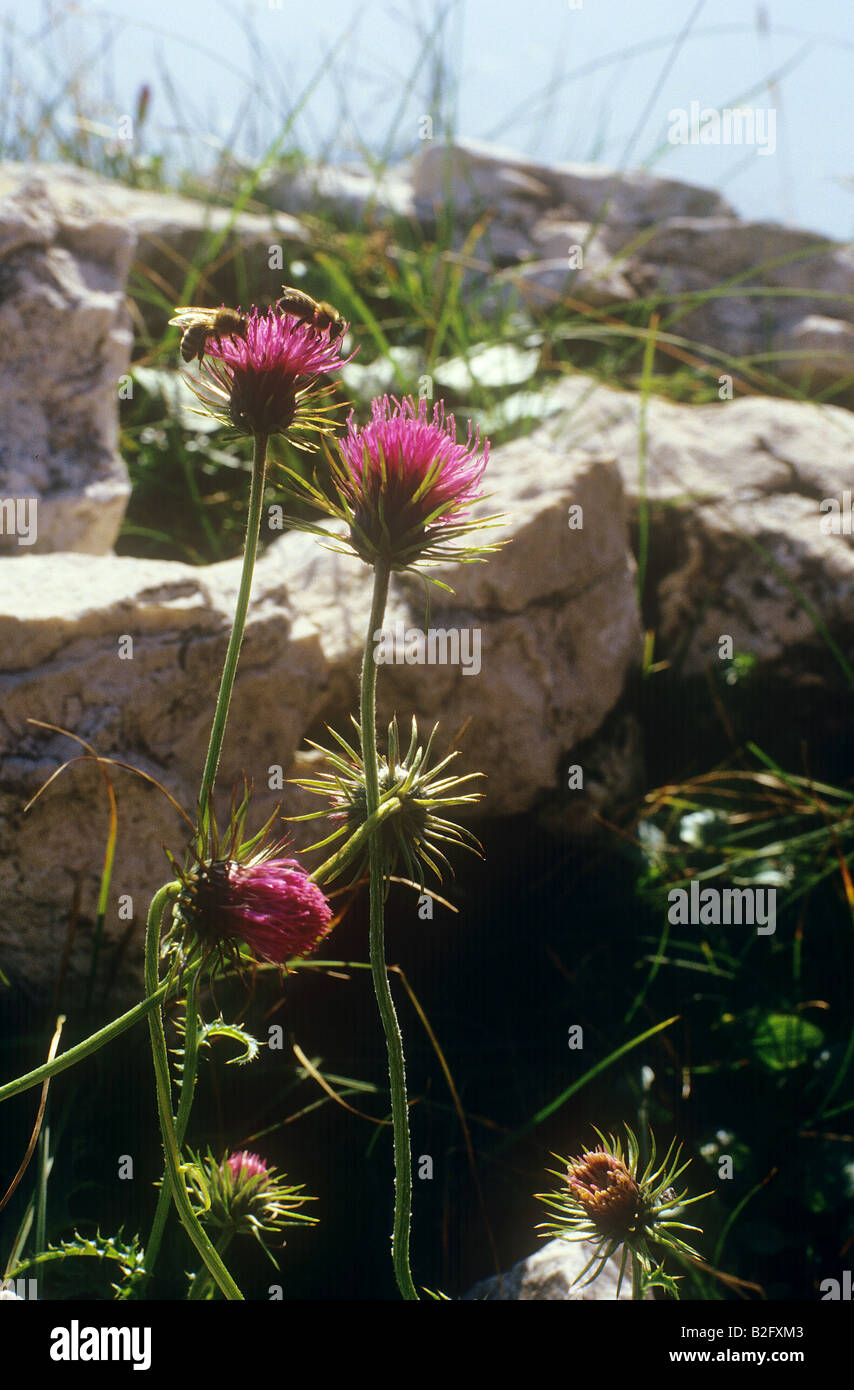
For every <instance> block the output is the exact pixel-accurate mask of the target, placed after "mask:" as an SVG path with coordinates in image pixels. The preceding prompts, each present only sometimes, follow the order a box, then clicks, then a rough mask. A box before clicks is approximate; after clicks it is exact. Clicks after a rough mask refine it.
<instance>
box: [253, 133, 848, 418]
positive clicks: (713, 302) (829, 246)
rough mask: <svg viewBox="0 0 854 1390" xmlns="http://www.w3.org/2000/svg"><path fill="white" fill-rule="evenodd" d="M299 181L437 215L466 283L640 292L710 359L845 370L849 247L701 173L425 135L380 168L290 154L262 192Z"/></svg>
mask: <svg viewBox="0 0 854 1390" xmlns="http://www.w3.org/2000/svg"><path fill="white" fill-rule="evenodd" d="M310 188H314V189H316V190H318V192H319V193H321V192H322V198H323V201H324V204H325V205H326V206H328V207H332V208H334V210H335V212H336V214H337V215H339V216H340V217H342V218H345V219H348V220H351V221H354V222H355V221H359V220H360V219H362V218H365V217H369V216H370V217H372V218H374V219H378V218H383V217H385V218H386V219H388V218H389V217H391V216H392V215H395V216H411V217H412V218H414V219H415V220H416V221H417V222H418V223H419V224H420V225H421V226H422V227H426V228H428V229H431V228H433V227H434V226H435V225H436V223H437V221H438V219H439V217H440V216H441V217H442V218H444V219H447V218H448V216H449V215H450V216H451V218H452V222H453V225H454V227H455V229H456V240H457V245H458V246H459V248H460V250H461V251H462V250H463V248H465V254H464V264H465V266H466V281H467V283H468V284H469V285H470V286H471V285H473V286H476V287H478V288H479V289H480V290H481V292H482V291H483V289H484V288H485V287H488V288H490V289H491V290H494V291H495V292H500V293H501V295H502V297H503V298H504V299H505V301H507V300H509V301H511V302H513V301H515V302H521V303H522V304H524V305H525V306H526V307H527V308H528V309H529V310H530V311H531V312H532V313H534V314H536V313H538V312H540V311H541V310H545V309H548V310H550V311H554V310H555V309H556V308H558V307H559V306H560V305H561V304H562V303H565V304H567V305H569V303H570V302H571V301H572V300H575V301H581V303H582V304H587V305H590V306H592V307H594V308H597V309H600V310H601V309H604V308H606V307H608V306H613V308H614V309H615V310H618V309H619V307H620V306H621V305H626V304H631V303H638V304H639V303H641V302H644V304H645V306H646V308H647V309H648V311H649V312H652V310H653V309H655V310H657V311H658V312H659V314H660V315H661V316H662V319H663V324H662V328H663V329H666V331H668V332H669V333H671V334H673V335H675V336H676V337H677V338H679V339H685V340H688V341H689V342H690V344H691V347H692V349H693V350H694V351H695V352H699V354H700V355H701V356H702V355H704V353H705V354H707V355H710V360H712V361H716V360H718V359H717V357H715V356H714V354H723V355H724V356H729V357H741V356H750V355H752V354H759V355H761V357H762V368H763V369H766V368H767V372H766V375H765V376H762V377H761V380H762V381H764V382H765V383H766V386H765V389H768V383H769V382H770V381H771V377H769V376H768V375H767V373H772V374H773V375H774V376H776V377H778V378H781V379H782V380H783V381H784V382H789V383H794V384H797V385H802V386H811V387H812V388H813V389H814V388H816V387H820V388H823V387H826V386H828V385H831V384H833V383H835V382H838V381H839V380H840V378H843V377H845V376H846V375H847V374H849V373H852V372H854V248H852V247H851V246H845V245H841V244H839V243H836V242H834V241H832V240H830V239H828V238H827V237H823V236H820V235H817V234H816V233H813V232H809V231H803V230H801V229H799V228H795V227H787V226H782V225H780V224H778V223H774V222H751V221H743V220H742V219H741V218H739V217H738V216H737V214H736V212H735V210H734V209H733V207H732V206H731V205H730V204H729V203H728V202H727V201H726V199H725V198H723V197H722V196H721V195H720V194H719V193H716V192H714V191H713V190H711V189H705V188H698V187H696V186H694V185H693V184H686V183H682V182H680V181H679V180H676V179H668V178H660V177H657V176H656V175H654V174H650V173H647V172H643V171H641V172H629V173H616V172H615V171H614V170H611V169H605V168H599V167H597V166H595V165H582V164H560V163H551V164H547V163H543V162H542V161H540V160H536V159H531V158H528V157H527V156H525V155H521V154H518V153H516V152H515V151H512V150H505V149H501V148H500V147H498V146H494V145H489V144H486V143H485V142H483V141H479V140H457V141H455V142H454V143H453V144H451V145H448V146H441V145H438V144H433V143H432V142H429V141H428V142H425V145H424V149H423V152H422V153H421V154H420V155H419V156H418V157H417V158H416V159H415V160H414V161H413V162H412V164H411V166H410V165H406V166H401V167H400V168H399V169H394V170H390V171H387V172H386V173H384V174H383V175H382V176H376V175H372V174H370V173H369V171H367V170H362V171H361V172H360V171H358V170H356V169H352V168H347V169H346V170H339V169H329V168H325V167H323V166H320V167H316V168H315V169H313V170H303V171H302V172H301V173H300V175H299V176H293V177H290V176H289V177H287V178H279V179H278V180H277V181H275V182H272V183H271V184H270V185H269V188H268V196H269V197H270V199H271V202H272V203H273V205H274V206H277V207H281V208H287V209H289V210H292V211H302V210H303V209H304V208H305V206H306V193H305V190H306V189H310ZM476 223H482V224H483V226H482V230H480V232H479V234H478V235H477V237H476V238H475V240H474V241H473V242H472V240H471V236H470V232H471V229H472V228H473V227H474V226H475V224H476ZM728 285H729V286H731V287H732V293H731V294H726V293H722V292H721V290H722V289H724V290H725V289H726V288H727V286H728ZM713 291H714V293H712V292H713ZM789 291H790V292H791V293H789ZM673 360H678V359H673ZM669 365H670V362H669V361H668V360H667V359H665V358H662V367H663V369H667V367H668V366H669ZM722 370H723V368H722ZM756 380H757V381H758V380H760V377H757V378H756ZM772 389H773V388H772ZM850 403H851V402H850V400H849V399H848V398H847V397H846V398H845V399H844V404H846V405H848V404H850Z"/></svg>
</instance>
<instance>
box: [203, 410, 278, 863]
mask: <svg viewBox="0 0 854 1390" xmlns="http://www.w3.org/2000/svg"><path fill="white" fill-rule="evenodd" d="M266 471H267V436H266V435H264V434H256V435H255V443H254V450H253V454H252V482H251V485H250V488H249V515H248V517H247V519H246V542H245V544H244V547H243V568H242V570H241V571H240V587H239V589H238V591H237V606H236V608H235V610H234V622H233V624H232V627H231V636H230V638H229V639H228V651H227V652H226V654H225V664H224V666H223V668H222V680H221V681H220V685H219V694H218V695H217V699H216V709H215V710H214V717H213V725H212V726H211V737H210V743H209V744H208V755H207V758H206V759H205V770H204V772H203V773H202V788H201V791H200V793H199V826H198V839H197V846H196V848H197V852H198V854H199V855H200V856H202V855H203V853H204V849H205V835H206V832H207V828H208V824H209V822H210V813H211V799H212V797H213V789H214V782H215V781H216V773H217V768H218V767H219V759H220V754H221V753H222V741H223V738H224V736H225V725H226V720H227V719H228V710H229V706H230V704H231V692H232V690H233V689H234V678H235V676H236V674H237V660H238V657H239V656H240V648H241V645H242V643H243V631H244V628H245V627H246V614H247V612H248V611H249V593H250V590H251V588H252V575H253V573H254V571H255V557H256V555H257V553H258V532H259V531H260V528H261V506H262V503H263V500H264V479H265V477H266Z"/></svg>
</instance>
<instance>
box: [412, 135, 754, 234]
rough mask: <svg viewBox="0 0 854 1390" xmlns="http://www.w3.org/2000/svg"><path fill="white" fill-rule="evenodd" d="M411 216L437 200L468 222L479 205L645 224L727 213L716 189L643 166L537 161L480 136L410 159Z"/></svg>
mask: <svg viewBox="0 0 854 1390" xmlns="http://www.w3.org/2000/svg"><path fill="white" fill-rule="evenodd" d="M412 186H413V192H414V196H415V209H416V213H417V215H418V216H419V217H421V218H424V219H430V218H432V217H435V216H436V214H437V211H438V209H439V207H440V206H442V205H443V204H446V203H450V204H451V205H452V206H453V208H454V211H455V212H456V213H457V214H458V215H460V216H462V217H469V218H471V220H472V221H474V220H475V218H476V217H477V215H478V214H479V213H480V212H481V211H482V210H483V209H484V208H493V209H497V210H498V211H499V212H503V211H504V210H505V209H507V211H508V212H509V213H510V214H511V215H516V216H518V215H519V214H520V213H521V212H522V211H523V210H524V209H525V208H527V209H529V211H528V216H529V217H530V215H531V211H532V210H533V211H535V210H536V209H537V208H543V209H545V208H547V207H562V208H564V209H566V210H567V211H568V212H569V214H570V216H571V217H572V218H573V219H574V220H578V221H584V222H593V221H596V220H598V219H599V217H600V215H602V216H604V217H605V218H606V219H607V220H612V221H617V222H620V223H623V224H626V225H628V226H634V227H645V226H651V225H652V224H653V223H655V222H658V221H660V220H661V219H662V218H663V217H679V216H682V217H712V216H731V215H732V208H731V207H730V205H729V203H727V202H726V200H725V199H724V198H722V197H721V196H720V194H718V193H715V192H713V191H712V190H710V189H705V188H697V187H695V186H694V185H693V184H685V183H680V182H678V181H677V180H675V179H662V178H657V177H655V176H654V175H652V174H647V173H631V174H615V173H614V172H613V170H610V169H603V168H599V167H598V166H596V165H589V164H560V163H557V164H545V163H542V162H541V161H538V160H534V159H530V158H528V157H527V156H525V155H521V154H518V153H516V152H515V151H513V150H506V149H502V148H501V147H500V146H496V145H490V144H487V143H486V142H485V141H482V140H457V141H455V142H454V143H453V144H452V145H450V146H440V145H433V146H430V148H429V149H426V150H425V151H424V153H423V154H422V155H421V156H420V158H419V159H418V160H417V161H416V164H415V168H414V170H413V176H412Z"/></svg>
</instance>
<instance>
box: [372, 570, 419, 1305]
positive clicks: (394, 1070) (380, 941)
mask: <svg viewBox="0 0 854 1390" xmlns="http://www.w3.org/2000/svg"><path fill="white" fill-rule="evenodd" d="M389 578H390V569H389V565H388V563H387V562H383V561H377V563H376V566H375V568H374V592H373V599H372V602H371V616H370V620H369V622H368V631H367V636H366V638H365V652H364V657H363V660H362V685H361V698H360V711H359V713H360V730H361V739H362V761H363V764H364V768H365V811H366V815H367V817H371V816H375V815H376V813H377V810H378V807H379V800H380V785H379V764H378V761H377V713H376V688H377V667H376V661H375V659H374V640H375V638H374V634H375V633H376V632H377V630H378V629H379V628H380V627H381V626H382V621H383V616H384V614H385V607H386V601H387V599H388V586H389ZM368 852H369V866H370V878H371V887H370V924H371V925H370V955H371V976H372V979H373V983H374V992H375V994H376V996H377V1004H378V1005H379V1011H380V1018H381V1019H382V1025H383V1032H384V1033H385V1041H386V1050H387V1053H388V1079H389V1089H390V1091H391V1116H392V1127H393V1130H394V1228H393V1233H392V1246H391V1251H392V1260H393V1263H394V1275H395V1278H396V1280H397V1286H398V1288H399V1289H400V1292H401V1295H402V1297H403V1298H405V1299H408V1300H413V1299H415V1300H417V1298H418V1294H417V1292H416V1290H415V1285H414V1284H413V1282H412V1274H411V1271H410V1268H409V1225H410V1219H411V1212H412V1154H411V1149H410V1142H409V1110H408V1106H407V1101H406V1067H405V1061H404V1056H403V1039H402V1038H401V1035H400V1025H399V1024H398V1021H397V1014H396V1013H395V1011H394V1001H393V1000H392V997H391V989H390V988H389V982H388V969H387V966H386V960H385V923H384V899H385V865H384V862H383V851H382V843H381V840H380V836H379V834H378V832H377V831H374V833H373V834H372V835H371V837H370V839H369V841H368Z"/></svg>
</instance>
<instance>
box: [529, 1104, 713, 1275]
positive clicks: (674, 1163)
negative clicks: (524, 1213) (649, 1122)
mask: <svg viewBox="0 0 854 1390" xmlns="http://www.w3.org/2000/svg"><path fill="white" fill-rule="evenodd" d="M592 1128H593V1129H594V1132H595V1133H596V1134H597V1135H598V1137H599V1139H600V1140H601V1144H600V1146H599V1147H598V1148H596V1149H593V1150H587V1151H585V1152H583V1153H582V1154H581V1155H580V1157H578V1158H574V1159H563V1158H561V1157H560V1155H558V1154H555V1157H556V1158H557V1159H558V1160H559V1162H561V1163H563V1164H565V1165H566V1171H565V1172H564V1173H559V1172H555V1171H554V1170H552V1169H550V1170H549V1171H550V1173H551V1175H552V1177H555V1178H558V1179H559V1180H560V1183H561V1186H560V1188H559V1189H558V1191H556V1192H549V1193H537V1194H536V1196H537V1200H538V1201H541V1202H543V1203H544V1204H545V1205H546V1206H547V1207H549V1208H550V1209H551V1211H552V1212H554V1213H555V1219H554V1220H552V1221H549V1222H543V1223H542V1224H541V1225H540V1226H539V1227H538V1230H540V1231H542V1232H543V1233H544V1234H545V1235H551V1236H558V1237H559V1238H560V1239H562V1240H570V1241H578V1240H586V1241H590V1242H591V1243H592V1244H593V1245H594V1246H595V1247H596V1248H595V1250H594V1253H593V1255H592V1256H591V1257H590V1259H589V1260H588V1262H587V1264H586V1265H585V1266H584V1268H583V1269H582V1270H581V1272H580V1274H579V1275H578V1276H577V1278H576V1279H575V1281H574V1282H575V1283H576V1284H577V1283H579V1282H581V1287H582V1288H583V1287H584V1286H585V1285H587V1284H590V1283H592V1282H593V1280H594V1279H596V1278H597V1277H598V1275H599V1274H601V1272H602V1269H603V1267H604V1266H605V1264H606V1263H607V1261H608V1260H609V1259H610V1258H611V1256H612V1255H614V1254H616V1252H617V1250H619V1249H620V1247H621V1246H622V1249H623V1254H622V1259H621V1263H620V1272H619V1277H618V1281H617V1297H618V1298H619V1296H620V1287H621V1285H622V1280H623V1274H624V1271H625V1268H626V1263H627V1259H628V1256H629V1254H631V1256H632V1259H633V1260H634V1261H635V1262H636V1264H637V1266H638V1267H639V1269H640V1271H641V1291H640V1296H641V1297H642V1296H643V1294H644V1293H645V1292H646V1291H647V1290H648V1289H650V1288H652V1287H654V1286H658V1287H660V1288H664V1289H666V1290H667V1292H668V1293H670V1294H672V1295H673V1297H674V1298H678V1297H679V1292H678V1287H677V1283H676V1279H675V1277H674V1276H672V1275H670V1274H667V1273H665V1271H664V1269H663V1260H664V1258H665V1257H666V1255H667V1253H668V1252H670V1253H672V1254H675V1255H678V1256H681V1257H684V1258H686V1259H689V1260H699V1258H700V1256H699V1254H698V1253H697V1251H696V1250H694V1249H693V1247H692V1246H690V1245H688V1244H687V1243H686V1241H684V1240H683V1239H682V1238H681V1237H680V1236H679V1235H677V1234H676V1232H677V1231H699V1232H702V1227H700V1226H690V1225H687V1224H686V1223H685V1222H683V1221H678V1220H676V1219H675V1218H676V1217H678V1216H679V1215H681V1213H682V1211H683V1210H684V1208H685V1207H688V1206H691V1205H692V1204H693V1203H694V1202H701V1201H703V1200H704V1199H705V1198H706V1197H710V1196H712V1195H713V1194H712V1193H711V1192H703V1193H701V1194H700V1195H699V1196H697V1197H689V1196H688V1194H687V1190H686V1191H684V1192H681V1193H677V1191H676V1189H675V1187H674V1183H675V1182H676V1179H677V1178H678V1177H679V1176H680V1175H681V1174H682V1173H684V1171H685V1169H686V1168H687V1167H688V1166H689V1164H690V1162H691V1160H690V1159H688V1160H686V1162H685V1163H682V1164H680V1162H679V1158H680V1155H681V1152H682V1146H681V1144H680V1145H679V1146H678V1147H677V1146H676V1140H675V1139H674V1140H672V1142H671V1143H670V1146H669V1147H668V1149H667V1153H666V1154H665V1156H664V1159H663V1160H662V1162H661V1163H659V1164H658V1166H656V1145H655V1137H654V1135H653V1133H652V1130H650V1131H649V1149H650V1157H649V1161H648V1163H647V1164H646V1166H645V1167H644V1168H643V1170H642V1171H641V1166H640V1145H639V1144H638V1141H637V1139H636V1138H635V1135H634V1134H633V1132H632V1130H631V1129H630V1128H629V1126H628V1125H626V1127H625V1129H626V1143H625V1147H624V1146H623V1145H622V1144H621V1142H620V1140H619V1139H618V1138H615V1137H614V1136H613V1135H608V1137H607V1138H606V1136H605V1135H603V1134H601V1133H600V1132H599V1130H598V1129H596V1128H595V1126H592ZM674 1150H675V1152H674ZM592 1266H595V1268H593V1270H592V1273H590V1274H589V1275H588V1277H587V1278H584V1276H585V1275H586V1274H587V1272H588V1270H590V1269H591V1267H592Z"/></svg>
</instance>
